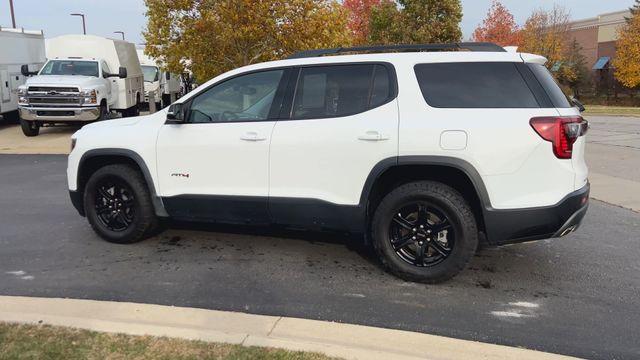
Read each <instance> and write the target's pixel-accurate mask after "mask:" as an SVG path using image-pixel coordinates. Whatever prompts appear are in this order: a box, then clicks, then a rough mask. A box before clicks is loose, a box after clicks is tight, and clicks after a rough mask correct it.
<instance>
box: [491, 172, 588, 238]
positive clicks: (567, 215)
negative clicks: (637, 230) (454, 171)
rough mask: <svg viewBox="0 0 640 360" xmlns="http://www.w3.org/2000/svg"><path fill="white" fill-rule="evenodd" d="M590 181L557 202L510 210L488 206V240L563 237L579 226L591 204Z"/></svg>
mask: <svg viewBox="0 0 640 360" xmlns="http://www.w3.org/2000/svg"><path fill="white" fill-rule="evenodd" d="M589 190H590V186H589V184H587V185H585V186H584V187H583V188H582V189H580V190H577V191H574V192H572V193H571V194H569V195H567V196H566V197H565V198H564V199H563V200H561V201H560V202H559V203H557V204H556V205H552V206H545V207H538V208H528V209H509V210H496V209H487V210H485V217H484V218H485V219H484V220H485V227H486V232H487V239H488V242H489V243H490V244H492V245H504V244H512V243H518V242H525V241H532V240H542V239H549V238H553V237H561V236H564V235H567V234H569V233H571V232H573V231H575V230H577V229H578V227H579V226H580V223H581V222H582V219H583V218H584V216H585V214H586V213H587V209H588V207H589Z"/></svg>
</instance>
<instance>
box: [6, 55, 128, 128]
mask: <svg viewBox="0 0 640 360" xmlns="http://www.w3.org/2000/svg"><path fill="white" fill-rule="evenodd" d="M27 75H28V74H27ZM120 75H121V74H119V73H113V72H112V71H111V69H110V68H109V66H108V65H107V63H106V62H105V61H104V60H102V59H95V58H90V59H87V58H81V57H72V58H71V57H70V58H62V59H51V60H49V61H47V63H46V64H45V65H44V66H43V67H42V69H40V71H39V72H38V74H37V75H36V76H33V77H31V78H29V79H28V80H27V82H26V84H25V85H23V86H21V87H20V89H19V95H20V98H19V104H20V117H21V118H22V119H23V120H26V121H38V120H42V121H47V120H50V119H52V118H55V120H56V121H94V120H101V119H105V118H107V114H108V111H109V108H110V107H111V106H113V104H114V103H115V102H116V100H117V98H116V97H117V93H118V91H117V87H118V83H117V82H116V81H115V79H113V78H117V77H120ZM122 75H125V77H126V74H122Z"/></svg>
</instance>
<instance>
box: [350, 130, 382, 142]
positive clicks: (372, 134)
mask: <svg viewBox="0 0 640 360" xmlns="http://www.w3.org/2000/svg"><path fill="white" fill-rule="evenodd" d="M358 140H363V141H384V140H389V137H388V136H386V135H384V134H382V133H379V132H377V131H367V132H366V133H364V134H363V135H360V136H358Z"/></svg>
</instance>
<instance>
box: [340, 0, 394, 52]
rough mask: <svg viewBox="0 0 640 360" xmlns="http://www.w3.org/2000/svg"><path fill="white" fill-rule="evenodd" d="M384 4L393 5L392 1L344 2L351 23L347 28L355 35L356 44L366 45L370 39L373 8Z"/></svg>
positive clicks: (355, 0)
mask: <svg viewBox="0 0 640 360" xmlns="http://www.w3.org/2000/svg"><path fill="white" fill-rule="evenodd" d="M382 2H385V3H392V1H391V0H344V1H343V3H342V5H343V6H344V8H345V9H347V13H348V16H349V18H348V19H349V22H348V23H347V27H348V28H349V30H351V32H352V34H353V42H354V43H355V44H364V43H366V42H367V39H368V38H369V25H370V23H371V12H372V10H373V8H375V7H377V6H380V4H381V3H382Z"/></svg>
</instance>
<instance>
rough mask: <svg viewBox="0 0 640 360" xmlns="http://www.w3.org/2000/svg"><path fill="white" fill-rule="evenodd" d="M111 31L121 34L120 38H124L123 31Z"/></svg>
mask: <svg viewBox="0 0 640 360" xmlns="http://www.w3.org/2000/svg"><path fill="white" fill-rule="evenodd" d="M113 33H114V34H120V35H122V40H124V31H114V32H113Z"/></svg>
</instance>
